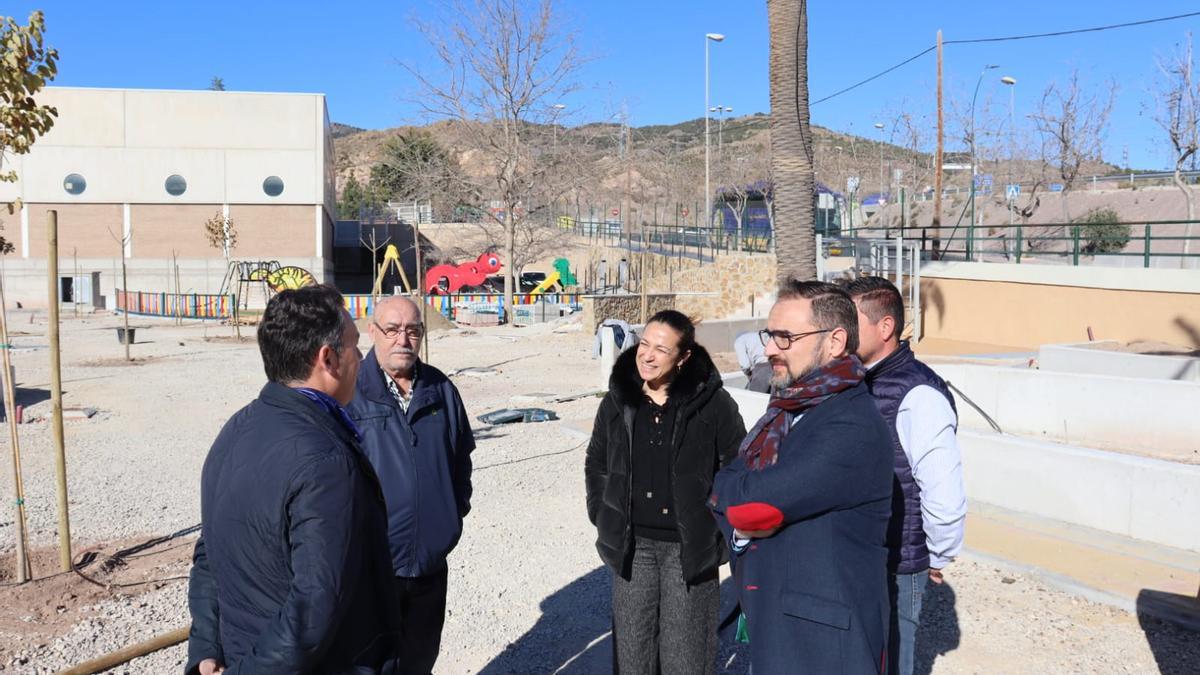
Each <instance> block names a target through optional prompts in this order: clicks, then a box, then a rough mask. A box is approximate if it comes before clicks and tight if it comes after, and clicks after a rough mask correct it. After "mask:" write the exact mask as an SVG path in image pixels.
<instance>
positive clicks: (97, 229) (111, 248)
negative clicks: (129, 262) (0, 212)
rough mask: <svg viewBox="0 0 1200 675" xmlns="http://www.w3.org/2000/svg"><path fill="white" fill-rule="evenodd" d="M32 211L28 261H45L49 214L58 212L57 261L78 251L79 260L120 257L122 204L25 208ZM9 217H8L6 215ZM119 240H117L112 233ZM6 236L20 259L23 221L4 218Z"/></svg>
mask: <svg viewBox="0 0 1200 675" xmlns="http://www.w3.org/2000/svg"><path fill="white" fill-rule="evenodd" d="M24 208H26V209H28V210H29V257H31V258H43V259H44V258H45V257H46V211H48V210H50V209H53V210H55V211H58V257H59V258H60V259H61V258H66V257H68V256H71V255H72V249H73V248H74V249H76V251H77V252H78V255H79V257H80V258H115V257H120V254H121V244H120V243H119V241H118V240H119V239H120V237H121V234H122V232H124V230H125V211H124V207H123V206H122V205H120V204H26V205H25V207H24ZM5 215H6V216H7V213H6V214H5ZM110 230H111V231H112V233H113V234H115V235H116V236H117V239H118V240H114V239H113V238H112V236H111V235H110V234H109V231H110ZM4 236H5V238H6V239H8V240H9V241H10V242H12V243H13V246H14V247H16V251H15V252H14V254H15V255H17V256H23V255H24V253H25V252H24V251H22V250H21V219H20V217H18V216H16V215H14V216H12V217H11V218H8V217H6V218H5V227H4Z"/></svg>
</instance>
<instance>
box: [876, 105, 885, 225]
mask: <svg viewBox="0 0 1200 675" xmlns="http://www.w3.org/2000/svg"><path fill="white" fill-rule="evenodd" d="M875 128H876V129H878V130H879V197H878V198H877V199H876V200H875V203H876V204H878V205H879V208H883V190H884V186H883V122H876V123H875Z"/></svg>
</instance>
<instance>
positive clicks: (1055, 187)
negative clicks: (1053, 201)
mask: <svg viewBox="0 0 1200 675" xmlns="http://www.w3.org/2000/svg"><path fill="white" fill-rule="evenodd" d="M1050 191H1051V192H1062V191H1063V184H1062V183H1051V184H1050Z"/></svg>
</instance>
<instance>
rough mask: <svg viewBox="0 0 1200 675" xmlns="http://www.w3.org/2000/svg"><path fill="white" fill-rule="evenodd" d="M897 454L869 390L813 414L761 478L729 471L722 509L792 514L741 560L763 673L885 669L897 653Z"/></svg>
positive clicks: (717, 504)
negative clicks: (892, 587)
mask: <svg viewBox="0 0 1200 675" xmlns="http://www.w3.org/2000/svg"><path fill="white" fill-rule="evenodd" d="M891 498H892V449H891V445H890V440H889V436H888V431H887V427H886V425H885V424H884V421H883V418H882V417H880V415H879V412H878V410H876V408H875V404H874V402H873V401H872V400H871V397H870V394H869V393H868V392H867V388H866V386H865V385H863V384H859V385H857V386H855V387H853V388H851V389H848V390H846V391H845V392H842V393H841V394H838V395H837V396H835V397H833V398H832V399H830V400H828V401H826V402H824V403H822V404H820V405H818V406H817V407H815V408H812V409H811V410H808V411H807V412H806V413H805V414H804V415H803V416H802V417H801V418H800V420H799V421H797V422H796V423H795V425H794V426H793V427H792V429H791V431H790V432H789V433H788V435H787V436H786V437H785V438H784V441H783V443H782V445H781V447H780V450H779V455H778V460H777V462H776V463H775V464H774V465H772V466H770V467H767V468H765V469H763V470H761V471H753V470H751V469H749V468H748V467H747V466H746V464H745V462H743V461H742V460H741V459H738V460H736V461H734V462H733V463H731V464H730V465H729V466H727V467H725V468H724V469H722V470H721V472H720V473H718V474H717V477H716V480H715V482H714V488H713V496H712V500H711V503H712V506H713V509H714V511H716V512H717V514H718V522H719V523H720V524H721V527H722V529H723V530H724V531H725V533H726V536H729V535H730V534H731V532H732V527H731V526H730V524H729V521H728V519H727V518H726V517H725V511H726V510H727V509H728V508H729V507H731V506H739V505H747V504H764V505H770V506H771V507H774V508H775V509H778V510H779V511H781V512H782V514H783V525H782V526H781V528H780V529H779V531H778V532H777V533H776V534H775V535H774V536H772V537H769V538H765V539H756V540H753V541H752V543H751V545H750V546H749V547H748V548H747V549H746V550H745V551H744V552H743V553H741V554H740V555H738V556H736V558H735V561H734V564H735V580H736V583H737V584H738V593H739V598H740V601H741V606H742V610H743V611H744V612H745V614H746V620H747V627H748V631H749V634H750V661H751V664H752V665H753V667H754V673H755V675H772V674H775V673H820V674H821V675H827V674H831V673H880V672H883V671H884V664H883V661H884V654H885V653H886V649H887V635H888V618H889V611H890V610H889V605H888V593H887V549H886V547H885V539H886V535H887V526H888V519H889V518H890V516H891Z"/></svg>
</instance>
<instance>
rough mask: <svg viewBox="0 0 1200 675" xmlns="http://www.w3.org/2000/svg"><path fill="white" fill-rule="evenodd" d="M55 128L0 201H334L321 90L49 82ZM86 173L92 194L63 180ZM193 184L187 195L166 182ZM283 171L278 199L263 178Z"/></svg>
mask: <svg viewBox="0 0 1200 675" xmlns="http://www.w3.org/2000/svg"><path fill="white" fill-rule="evenodd" d="M37 99H38V102H39V103H44V104H49V105H53V106H55V107H56V108H57V109H58V113H59V114H58V117H57V118H56V120H55V123H54V126H53V127H52V128H51V129H50V131H49V132H47V133H46V135H45V136H43V137H42V138H40V139H38V141H37V143H35V144H34V146H33V150H32V151H31V152H30V153H29V154H26V155H17V156H16V157H14V158H12V160H11V163H10V161H9V160H8V159H6V161H5V164H6V166H7V167H8V168H10V169H15V170H16V171H17V175H18V177H19V181H18V182H17V183H0V201H7V200H11V199H14V198H17V197H20V198H21V199H22V200H23V201H27V202H49V203H71V204H74V203H110V204H119V203H137V204H156V203H162V204H213V203H216V204H229V203H238V204H322V205H326V208H330V209H331V208H332V207H331V206H330V205H331V204H332V203H333V202H332V196H331V193H332V189H331V185H332V179H331V174H332V171H333V157H332V156H331V155H330V156H327V154H328V153H330V152H331V151H332V140H331V138H332V135H331V133H330V130H329V125H328V117H327V113H326V110H325V97H324V96H323V95H320V94H269V93H248V92H215V91H151V90H132V89H83V88H75V87H50V88H47V89H46V90H44V91H43V92H41V93H39V94H38V97H37ZM70 173H78V174H80V175H82V176H83V177H84V179H85V180H86V181H87V188H86V189H85V190H84V192H83V194H80V195H70V194H68V193H67V192H66V191H65V190H64V189H63V179H64V178H65V177H66V176H67V174H70ZM172 174H178V175H180V176H182V177H183V178H184V179H185V180H186V181H187V190H186V191H185V192H184V193H183V194H182V195H179V196H172V195H170V194H168V193H167V191H166V189H165V187H164V181H165V180H166V178H167V177H168V176H170V175H172ZM268 176H278V177H279V178H281V179H282V180H283V183H284V190H283V192H282V194H280V195H279V196H276V197H271V196H269V195H267V194H266V193H265V192H264V191H263V187H262V184H263V180H264V179H265V178H267V177H268Z"/></svg>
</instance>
